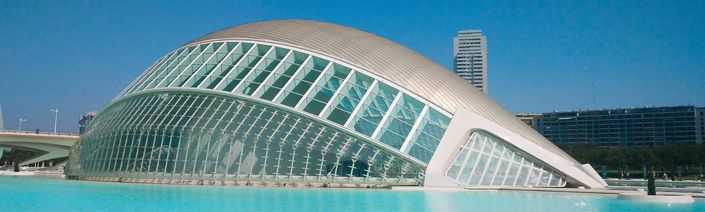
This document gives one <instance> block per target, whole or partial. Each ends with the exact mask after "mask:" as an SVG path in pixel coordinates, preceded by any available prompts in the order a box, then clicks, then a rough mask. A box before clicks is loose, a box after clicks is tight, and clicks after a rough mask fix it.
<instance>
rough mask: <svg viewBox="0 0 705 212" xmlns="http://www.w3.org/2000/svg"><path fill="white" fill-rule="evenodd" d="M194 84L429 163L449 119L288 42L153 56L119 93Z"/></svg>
mask: <svg viewBox="0 0 705 212" xmlns="http://www.w3.org/2000/svg"><path fill="white" fill-rule="evenodd" d="M160 88H198V89H202V90H212V91H218V92H225V93H229V94H233V95H238V96H244V97H248V98H259V99H263V100H267V101H271V103H273V104H278V105H283V106H287V107H290V108H293V109H295V110H297V111H301V112H304V113H308V114H311V115H314V116H318V117H320V118H321V119H325V120H329V121H331V122H333V123H335V124H337V125H339V126H340V127H345V128H348V129H351V130H353V131H355V132H359V133H360V134H361V135H362V136H367V137H369V138H371V139H372V140H374V141H377V142H380V143H382V144H385V145H388V146H390V147H391V148H394V149H396V150H399V151H400V152H402V154H409V155H411V156H412V157H414V158H416V159H418V160H420V161H421V162H422V163H428V162H429V161H430V160H431V156H432V155H433V152H434V151H435V148H436V146H437V145H438V142H440V138H441V137H442V135H443V133H444V132H445V129H446V128H447V126H448V124H449V122H450V117H449V116H448V115H444V114H443V112H441V111H439V110H437V109H435V108H434V107H431V106H430V104H428V103H425V102H423V101H422V100H420V99H417V98H414V97H412V96H411V95H410V94H409V93H405V92H403V91H401V90H400V89H398V88H397V87H395V86H394V85H391V84H387V83H385V82H382V81H380V80H378V79H376V77H375V76H372V75H370V74H367V73H363V72H362V71H360V70H354V69H353V68H350V67H347V66H345V65H342V64H339V63H336V62H333V61H332V60H331V59H327V58H326V57H325V56H321V55H311V54H307V53H303V52H301V51H297V50H293V49H290V48H286V47H279V46H276V45H270V44H264V43H251V42H237V41H231V42H226V41H221V42H210V43H201V44H194V45H190V46H185V47H182V48H179V49H177V50H174V51H173V52H171V53H169V54H167V55H166V56H164V57H163V58H161V59H159V60H158V61H157V62H156V63H155V64H154V65H152V66H151V67H150V68H149V69H148V70H147V71H145V73H143V74H142V76H140V77H139V78H138V79H137V80H135V81H134V82H133V83H132V84H130V85H129V86H128V87H127V88H126V89H125V90H124V91H123V92H122V93H121V94H120V95H119V96H118V98H120V97H124V96H126V95H130V94H133V93H139V92H144V91H149V90H155V89H160Z"/></svg>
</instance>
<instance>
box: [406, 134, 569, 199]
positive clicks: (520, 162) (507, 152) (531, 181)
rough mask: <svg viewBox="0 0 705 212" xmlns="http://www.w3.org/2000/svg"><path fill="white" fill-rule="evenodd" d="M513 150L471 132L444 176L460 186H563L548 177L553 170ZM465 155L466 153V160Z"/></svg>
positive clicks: (491, 137)
mask: <svg viewBox="0 0 705 212" xmlns="http://www.w3.org/2000/svg"><path fill="white" fill-rule="evenodd" d="M464 151H467V152H468V153H464ZM516 151H517V150H516V149H514V148H513V147H512V146H510V145H507V144H506V143H505V142H504V141H502V140H500V139H498V138H495V137H494V136H491V135H489V134H487V133H484V132H482V131H477V132H473V134H472V135H471V136H470V138H469V139H468V141H467V142H466V143H465V145H464V146H463V147H462V150H461V153H460V154H459V156H458V157H457V158H456V159H455V161H454V162H453V164H452V165H451V166H450V167H448V170H447V171H446V176H448V177H449V178H451V179H454V180H455V181H456V182H457V183H459V184H460V185H462V186H506V187H512V186H514V187H524V186H546V187H563V186H565V183H563V182H565V180H563V179H562V178H560V176H558V175H556V174H554V175H553V177H556V179H552V177H550V176H549V175H550V174H551V173H555V172H554V171H553V170H550V169H548V167H547V166H545V165H541V163H540V161H538V160H537V159H535V158H533V157H530V156H528V155H523V154H515V152H516ZM411 152H413V150H412V151H411ZM411 152H410V153H411ZM465 154H469V156H468V157H467V160H466V159H465V158H464V157H465V156H464V155H465ZM461 156H462V157H461ZM471 160H472V161H471ZM475 161H477V163H474V162H475ZM549 181H550V182H549Z"/></svg>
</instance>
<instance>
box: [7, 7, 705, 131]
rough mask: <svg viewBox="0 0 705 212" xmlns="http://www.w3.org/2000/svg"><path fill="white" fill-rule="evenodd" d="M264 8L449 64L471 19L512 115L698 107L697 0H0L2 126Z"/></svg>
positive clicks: (72, 113) (119, 79)
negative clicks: (457, 37)
mask: <svg viewBox="0 0 705 212" xmlns="http://www.w3.org/2000/svg"><path fill="white" fill-rule="evenodd" d="M276 18H300V19H315V20H322V21H328V22H333V23H338V24H342V25H347V26H351V27H354V28H358V29H363V30H366V31H369V32H372V33H375V34H378V35H381V36H383V37H386V38H389V39H391V40H393V41H396V42H399V43H401V44H402V45H405V46H408V47H410V48H411V49H414V50H416V51H418V52H419V53H421V54H423V55H425V56H427V57H429V58H431V59H433V60H435V61H436V62H438V63H440V64H442V65H443V66H446V67H448V68H451V67H452V64H451V63H452V37H453V36H454V35H455V33H456V31H458V30H461V29H469V28H472V29H481V30H483V31H484V33H485V35H486V36H487V39H488V49H489V56H488V59H489V65H488V69H489V90H490V96H491V97H493V98H494V99H496V100H497V101H498V102H499V103H500V104H502V105H504V106H505V107H506V108H507V109H509V110H510V111H512V112H547V111H553V110H575V109H592V108H614V107H634V106H663V105H681V104H695V105H699V106H705V1H696V0H693V1H516V2H514V1H502V2H496V1H429V2H423V1H384V2H378V1H368V2H365V1H340V2H335V1H320V2H303V1H242V2H235V1H223V2H220V1H192V2H189V1H112V2H98V1H0V104H1V105H2V107H3V111H4V115H5V127H6V128H8V129H16V128H17V122H18V121H17V120H18V119H19V118H20V117H22V118H26V119H28V120H29V122H28V123H25V124H23V125H24V126H23V128H24V129H35V128H39V129H42V130H51V128H52V127H53V113H52V112H50V111H49V109H51V108H54V107H57V108H59V110H60V111H61V112H60V113H59V131H74V132H75V131H77V122H78V118H79V116H80V115H81V114H82V113H83V112H87V111H98V110H100V109H102V108H103V107H104V106H105V105H106V104H107V103H108V102H109V101H110V100H111V99H112V98H114V96H115V95H117V93H119V92H120V91H121V89H122V88H124V87H125V86H127V85H128V84H129V83H130V82H131V81H132V80H133V79H134V78H136V77H137V75H139V74H140V73H141V72H142V71H143V70H144V69H145V68H146V67H147V66H148V65H150V64H151V63H152V62H153V61H154V60H156V59H158V58H159V57H161V56H162V55H164V54H165V53H167V52H169V51H171V50H172V49H174V48H176V47H178V46H180V45H182V44H183V43H185V42H187V41H189V40H191V39H193V38H196V37H198V36H200V35H203V34H205V33H208V32H212V31H215V30H218V29H221V28H224V27H228V26H232V25H237V24H241V23H246V22H250V21H256V20H266V19H276ZM593 88H594V94H595V95H594V101H593Z"/></svg>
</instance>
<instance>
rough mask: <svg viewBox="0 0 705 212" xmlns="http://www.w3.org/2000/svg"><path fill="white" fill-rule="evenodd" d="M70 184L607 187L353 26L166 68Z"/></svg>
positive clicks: (306, 28) (494, 109) (135, 95)
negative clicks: (123, 182)
mask: <svg viewBox="0 0 705 212" xmlns="http://www.w3.org/2000/svg"><path fill="white" fill-rule="evenodd" d="M66 175H67V176H69V177H70V178H78V179H86V180H106V181H129V182H155V183H193V184H236V185H273V186H284V185H300V186H361V187H367V186H373V187H374V186H392V185H415V186H418V185H423V186H438V187H477V186H479V187H536V186H538V187H565V186H573V187H575V186H585V187H588V188H596V187H604V186H605V183H604V181H603V180H602V179H601V178H600V177H599V176H598V175H597V173H595V171H594V170H592V168H591V167H589V166H587V165H582V164H580V163H578V162H577V161H575V159H573V158H571V157H570V156H569V155H567V154H566V153H565V152H563V151H562V150H560V149H559V148H558V147H556V146H555V145H553V144H552V143H551V142H550V141H548V140H546V139H545V138H544V137H543V136H541V135H540V134H538V133H537V132H536V131H535V130H533V129H532V128H531V127H529V126H527V125H526V124H524V123H523V122H521V121H519V120H518V119H516V118H515V117H514V116H513V115H512V114H511V113H509V112H508V111H506V110H505V109H504V108H502V107H501V106H500V105H498V104H497V103H495V102H494V101H493V100H491V99H490V98H489V97H487V96H486V95H485V94H484V93H482V92H481V91H479V90H477V89H476V88H474V87H473V86H472V85H471V84H469V83H467V82H465V81H463V80H462V79H460V78H459V77H457V76H455V75H454V74H453V73H452V72H450V71H448V70H447V69H445V68H443V67H442V66H440V65H438V64H437V63H435V62H433V61H431V60H429V59H427V58H426V57H423V56H421V55H420V54H418V53H416V52H414V51H412V50H410V49H408V48H406V47H403V46H401V45H399V44H397V43H394V42H392V41H390V40H387V39H384V38H381V37H379V36H376V35H374V34H371V33H368V32H364V31H360V30H356V29H353V28H349V27H345V26H340V25H335V24H330V23H324V22H318V21H306V20H272V21H262V22H253V23H247V24H243V25H238V26H234V27H230V28H226V29H223V30H220V31H217V32H213V33H210V34H207V35H205V36H203V37H200V38H197V39H195V40H192V41H190V42H188V43H186V44H184V45H183V46H181V47H179V48H177V49H175V50H173V51H171V52H169V53H167V54H166V55H165V56H164V57H162V58H160V59H158V60H157V61H156V62H155V63H154V64H153V65H152V66H151V67H149V68H148V69H147V70H146V71H145V72H144V73H143V74H142V75H140V76H139V77H138V78H137V79H136V80H135V81H134V82H132V84H130V85H129V86H128V87H127V88H126V89H125V90H124V91H123V92H122V93H120V94H119V95H118V96H117V97H116V98H115V99H114V100H113V101H112V102H110V104H109V105H108V106H107V107H106V108H105V109H103V110H102V111H101V112H99V113H98V115H97V116H96V117H95V119H93V121H92V123H91V124H90V125H89V127H88V130H87V131H86V133H84V134H83V135H82V137H81V138H80V140H79V141H78V142H77V143H76V145H74V147H73V149H72V153H71V157H70V158H69V162H68V165H67V171H66Z"/></svg>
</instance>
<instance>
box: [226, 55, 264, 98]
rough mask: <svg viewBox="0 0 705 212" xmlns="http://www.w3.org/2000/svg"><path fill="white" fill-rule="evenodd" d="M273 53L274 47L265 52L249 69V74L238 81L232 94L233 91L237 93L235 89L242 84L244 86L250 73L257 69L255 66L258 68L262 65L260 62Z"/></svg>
mask: <svg viewBox="0 0 705 212" xmlns="http://www.w3.org/2000/svg"><path fill="white" fill-rule="evenodd" d="M273 51H274V47H270V48H269V50H267V52H266V53H264V55H263V56H262V57H261V58H260V59H259V61H257V63H255V65H254V66H252V68H251V69H250V72H247V74H246V75H245V76H244V77H242V80H241V81H240V83H238V84H237V85H236V86H235V88H233V91H232V92H233V93H234V92H235V91H237V89H238V88H239V87H240V86H242V84H245V81H247V78H249V77H250V76H251V75H252V72H255V70H256V69H257V66H259V64H260V63H262V61H264V59H266V58H267V56H269V54H271V52H273Z"/></svg>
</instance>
